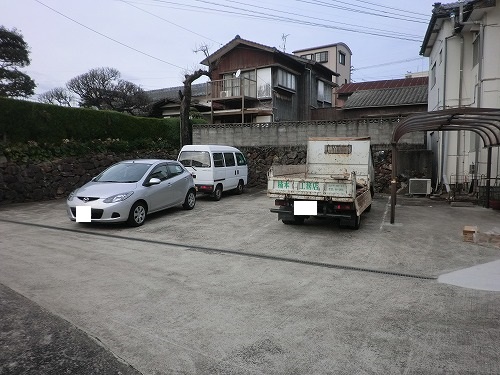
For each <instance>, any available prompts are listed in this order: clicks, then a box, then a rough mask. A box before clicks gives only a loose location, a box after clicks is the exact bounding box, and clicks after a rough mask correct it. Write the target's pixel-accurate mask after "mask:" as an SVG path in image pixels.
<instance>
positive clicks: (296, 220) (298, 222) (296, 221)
mask: <svg viewBox="0 0 500 375" xmlns="http://www.w3.org/2000/svg"><path fill="white" fill-rule="evenodd" d="M305 219H306V218H305V217H304V216H294V217H293V220H281V221H282V222H283V224H286V225H302V224H304V220H305Z"/></svg>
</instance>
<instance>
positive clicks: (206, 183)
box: [177, 145, 248, 201]
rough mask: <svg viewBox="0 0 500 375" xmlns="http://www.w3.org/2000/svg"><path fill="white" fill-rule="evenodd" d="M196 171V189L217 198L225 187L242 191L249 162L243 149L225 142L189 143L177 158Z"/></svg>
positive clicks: (194, 172) (192, 172)
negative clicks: (217, 143) (219, 143)
mask: <svg viewBox="0 0 500 375" xmlns="http://www.w3.org/2000/svg"><path fill="white" fill-rule="evenodd" d="M177 160H178V161H180V162H181V163H182V164H183V165H184V166H185V167H186V169H187V170H188V171H189V172H191V174H192V175H193V179H194V183H195V185H196V190H197V191H198V192H201V193H205V194H210V195H211V196H212V197H213V198H214V200H216V201H218V200H220V199H221V197H222V192H223V191H228V190H233V189H236V192H237V193H238V194H241V193H243V188H244V186H245V185H246V184H247V179H248V166H247V161H246V159H245V156H244V155H243V153H242V152H241V151H240V150H238V149H237V148H235V147H231V146H222V145H187V146H184V147H182V149H181V152H180V153H179V156H178V158H177Z"/></svg>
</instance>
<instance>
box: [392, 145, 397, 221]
mask: <svg viewBox="0 0 500 375" xmlns="http://www.w3.org/2000/svg"><path fill="white" fill-rule="evenodd" d="M397 152H398V149H397V144H396V143H393V144H392V166H391V167H392V171H391V224H394V217H395V216H396V192H397V183H396V182H397V181H396V162H397V158H396V154H397Z"/></svg>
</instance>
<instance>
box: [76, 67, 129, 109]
mask: <svg viewBox="0 0 500 375" xmlns="http://www.w3.org/2000/svg"><path fill="white" fill-rule="evenodd" d="M119 78H120V72H119V71H118V70H117V69H114V68H96V69H91V70H89V71H88V72H87V73H84V74H81V75H79V76H77V77H75V78H72V79H70V80H69V81H68V83H66V87H67V88H68V90H69V91H71V92H74V93H75V94H76V95H78V96H79V97H80V106H81V107H96V108H97V109H109V108H108V106H107V103H108V102H109V96H110V95H111V93H112V92H113V91H114V88H115V83H114V82H115V81H117V80H118V79H119Z"/></svg>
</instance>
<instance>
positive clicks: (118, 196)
mask: <svg viewBox="0 0 500 375" xmlns="http://www.w3.org/2000/svg"><path fill="white" fill-rule="evenodd" d="M132 194H134V192H133V191H128V192H126V193H120V194H116V195H112V196H111V197H107V198H106V199H105V200H103V202H104V203H116V202H121V201H124V200H125V199H127V198H128V197H130V196H131V195H132Z"/></svg>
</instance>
